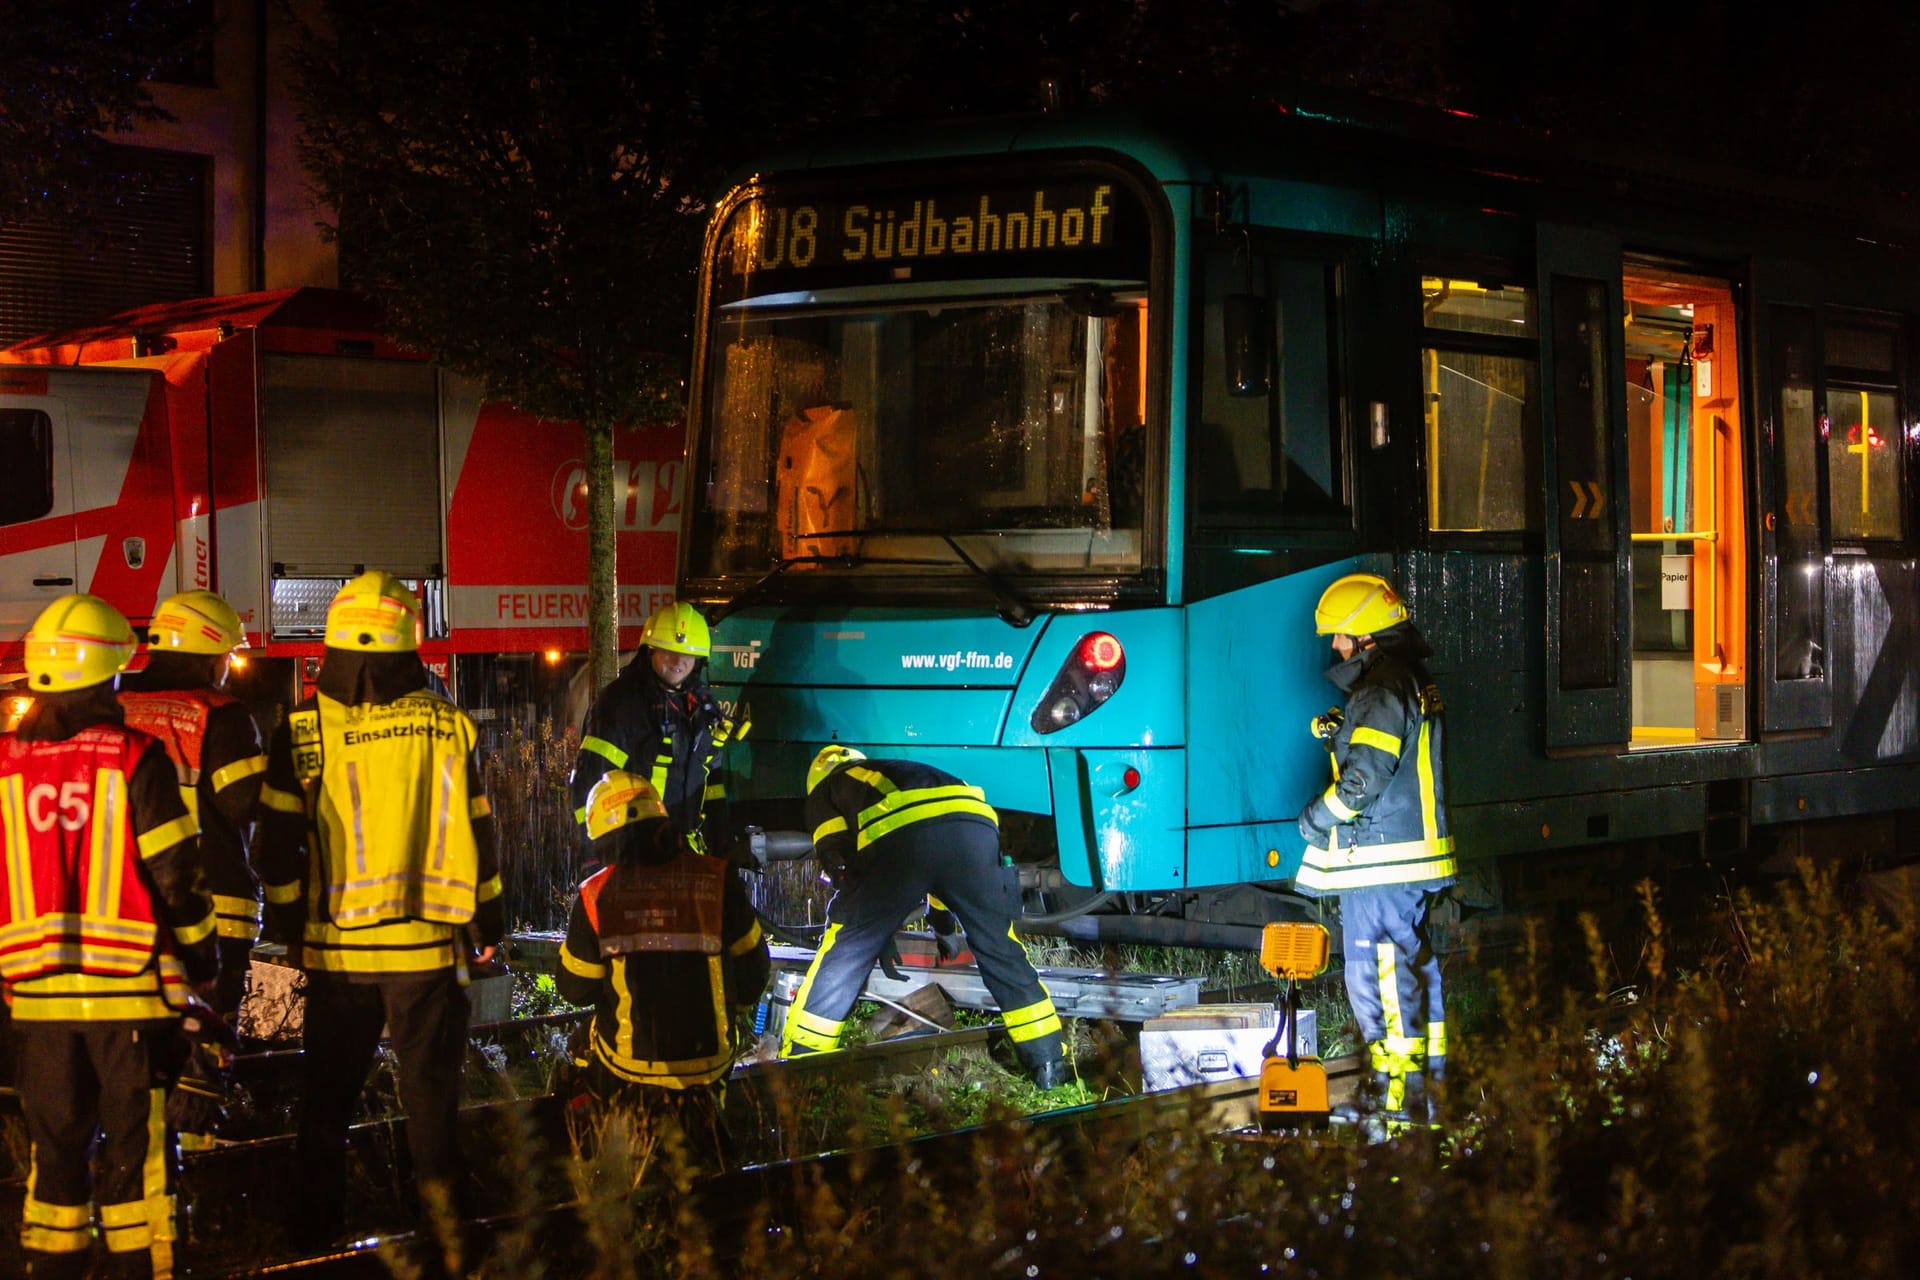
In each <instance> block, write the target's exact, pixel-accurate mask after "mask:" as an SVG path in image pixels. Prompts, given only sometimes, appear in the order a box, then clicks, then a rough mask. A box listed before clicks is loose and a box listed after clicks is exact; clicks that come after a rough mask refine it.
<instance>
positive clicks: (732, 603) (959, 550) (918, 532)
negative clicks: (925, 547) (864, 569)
mask: <svg viewBox="0 0 1920 1280" xmlns="http://www.w3.org/2000/svg"><path fill="white" fill-rule="evenodd" d="M883 536H885V537H908V538H939V539H940V540H941V541H942V542H944V543H946V544H947V547H948V548H949V549H950V550H951V551H952V552H953V554H954V556H955V557H956V558H957V559H958V560H959V561H960V563H961V564H963V565H965V566H966V567H967V568H968V569H969V570H970V571H971V572H972V573H973V574H974V576H975V577H977V578H979V579H980V580H981V581H982V582H984V583H986V584H987V589H988V590H989V591H991V592H992V593H993V598H994V602H995V604H997V605H998V606H999V607H998V608H997V609H996V610H995V612H996V613H998V614H999V616H1000V618H1001V620H1002V621H1004V622H1006V623H1007V624H1009V625H1010V626H1015V627H1024V626H1027V625H1028V624H1029V623H1031V622H1032V621H1033V618H1034V612H1033V606H1032V605H1030V604H1028V603H1027V602H1026V600H1025V599H1023V598H1022V597H1021V595H1020V593H1019V592H1018V591H1016V590H1014V588H1013V586H1012V584H1011V583H1009V582H1008V581H1007V580H1006V579H1005V578H1004V577H1003V576H1001V575H1000V574H999V573H996V572H995V571H994V570H992V569H989V568H987V567H986V566H985V565H982V564H981V563H980V562H979V561H977V560H975V559H974V558H973V557H972V556H970V555H968V554H967V552H966V549H965V548H964V547H962V546H961V545H960V543H959V541H958V540H957V539H956V538H955V537H954V536H953V535H952V534H951V533H949V532H947V531H946V530H945V529H901V528H894V527H892V526H888V525H869V526H867V527H866V528H864V529H823V530H821V531H819V532H818V533H809V534H806V535H804V536H803V537H801V538H800V539H799V540H800V541H802V542H823V541H825V540H827V539H829V538H851V539H854V540H856V541H862V542H864V541H865V540H866V539H868V538H872V537H883ZM937 563H939V562H938V561H928V560H913V559H895V558H892V557H887V556H869V555H864V554H861V553H859V552H853V551H848V552H842V553H840V554H838V555H811V556H790V557H788V558H787V559H784V560H780V561H778V562H776V563H775V564H774V566H773V568H772V569H770V570H769V571H767V572H766V573H765V574H763V575H761V577H760V578H759V579H758V580H756V581H755V582H753V583H751V584H750V585H749V586H748V587H747V588H746V589H745V590H744V591H742V592H740V594H738V595H736V596H734V597H733V599H731V600H729V601H727V602H726V603H725V604H723V605H721V606H720V608H719V610H718V611H717V612H716V613H715V616H714V619H713V620H714V621H715V622H718V621H719V620H720V619H721V618H724V617H726V616H727V615H728V614H729V613H732V612H733V611H734V610H735V609H738V608H740V607H741V606H742V605H743V604H745V603H746V602H747V601H748V600H750V599H752V598H753V597H755V596H757V595H758V594H759V593H760V592H761V591H762V590H764V589H765V588H766V586H767V584H768V583H770V582H772V581H773V580H774V579H775V578H777V577H779V576H780V575H781V574H783V573H785V572H786V571H787V570H788V569H790V568H792V567H793V566H794V565H797V564H841V565H846V566H848V567H852V566H853V565H856V564H937Z"/></svg>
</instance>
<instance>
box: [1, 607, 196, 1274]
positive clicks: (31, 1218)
mask: <svg viewBox="0 0 1920 1280" xmlns="http://www.w3.org/2000/svg"><path fill="white" fill-rule="evenodd" d="M134 643H135V642H134V635H133V629H132V628H131V627H129V626H128V625H127V620H126V619H125V618H124V617H122V616H121V615H120V613H119V611H118V610H116V609H115V608H114V607H113V606H112V605H110V604H108V603H107V602H106V601H104V600H101V599H99V598H97V597H95V596H87V595H69V596H63V597H61V598H60V599H59V600H56V601H54V602H53V603H52V604H51V605H49V606H48V607H47V608H46V610H45V611H44V612H43V613H42V614H41V615H40V617H39V619H38V620H37V621H36V622H35V623H34V624H33V628H32V630H30V631H28V632H27V640H26V667H27V676H28V688H30V689H31V690H32V691H33V706H32V708H31V709H30V710H29V711H28V712H27V714H26V717H25V718H24V719H23V720H22V721H21V723H20V726H19V728H18V729H17V730H16V731H15V732H14V733H11V734H7V735H4V736H0V833H3V834H4V837H5V841H6V860H7V874H6V876H5V877H4V879H3V880H0V978H4V979H5V982H6V989H7V1001H8V1003H9V1004H10V1005H11V1006H12V1010H13V1024H14V1028H15V1030H16V1031H17V1032H18V1035H19V1049H20V1064H19V1081H18V1083H19V1088H20V1100H21V1110H22V1111H23V1112H24V1114H25V1118H26V1125H27V1138H28V1141H29V1143H30V1144H31V1148H32V1156H31V1163H30V1170H31V1171H30V1172H29V1173H28V1175H27V1191H26V1202H25V1206H24V1208H23V1210H22V1213H21V1223H20V1242H21V1245H22V1246H23V1248H24V1249H25V1250H26V1256H27V1274H28V1275H30V1276H33V1277H36V1278H38V1277H47V1276H74V1277H77V1276H81V1275H84V1274H85V1273H86V1271H87V1263H88V1257H87V1254H88V1251H89V1249H90V1248H91V1246H92V1238H93V1228H92V1220H93V1213H92V1211H91V1210H90V1209H89V1207H88V1206H89V1200H90V1199H91V1201H92V1202H93V1203H96V1204H98V1205H99V1224H100V1232H101V1234H102V1235H104V1236H105V1237H106V1244H107V1249H108V1251H109V1254H110V1255H111V1258H112V1260H113V1269H114V1273H115V1274H117V1275H126V1276H148V1275H152V1276H169V1275H171V1274H172V1273H173V1239H174V1194H173V1181H174V1158H173V1151H172V1149H171V1148H172V1144H171V1142H169V1140H168V1137H167V1132H166V1119H165V1116H166V1101H167V1089H168V1085H169V1083H170V1081H171V1079H172V1076H173V1073H174V1071H175V1070H176V1069H177V1068H178V1065H179V1052H180V1039H179V1026H180V1014H181V1012H182V1011H183V1010H184V1009H186V1008H187V1007H188V1003H189V998H190V991H189V987H188V984H189V982H209V981H211V980H212V979H213V978H214V977H215V975H216V972H217V966H218V963H219V962H218V956H217V952H216V951H215V947H214V937H215V934H214V909H213V902H212V900H211V899H210V898H209V897H208V896H207V894H206V893H205V892H204V891H203V889H202V887H201V869H200V850H199V839H198V836H199V829H198V828H197V827H196V826H195V824H194V821H193V818H192V816H191V815H189V814H188V813H187V810H186V806H185V804H184V803H182V801H181V799H180V790H179V787H178V786H176V785H175V782H174V769H173V765H172V764H171V763H170V762H169V761H168V759H167V754H166V752H165V750H164V749H162V747H161V746H160V744H159V743H158V742H156V741H154V740H153V739H152V738H150V737H148V736H147V735H146V734H144V733H141V732H139V731H138V730H135V729H129V728H127V727H126V725H125V724H124V723H123V722H122V715H121V709H120V704H119V702H118V700H117V699H116V698H115V696H114V681H115V677H116V676H117V675H118V673H119V672H120V670H121V668H123V667H124V666H126V664H127V660H128V659H129V658H131V657H132V656H133V650H134ZM96 1132H97V1133H98V1136H99V1151H98V1156H99V1177H98V1179H97V1180H95V1181H94V1185H93V1187H92V1194H91V1196H89V1189H88V1182H89V1158H90V1156H91V1155H92V1154H93V1148H94V1139H95V1135H96Z"/></svg>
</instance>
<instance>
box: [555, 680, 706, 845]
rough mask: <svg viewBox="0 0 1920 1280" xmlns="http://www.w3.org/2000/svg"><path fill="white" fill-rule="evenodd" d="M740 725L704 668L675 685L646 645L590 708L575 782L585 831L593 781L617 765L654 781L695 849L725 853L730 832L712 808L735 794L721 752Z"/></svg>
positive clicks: (572, 784) (576, 759)
mask: <svg viewBox="0 0 1920 1280" xmlns="http://www.w3.org/2000/svg"><path fill="white" fill-rule="evenodd" d="M733 728H734V726H733V722H732V721H731V720H729V719H728V718H727V717H726V714H725V713H724V712H723V711H721V709H720V703H719V702H718V701H717V700H716V699H715V698H714V696H713V690H712V689H710V688H708V687H707V682H706V681H705V680H704V679H703V678H702V677H701V676H700V674H699V673H697V672H696V673H695V674H694V675H692V676H689V677H688V678H687V681H686V683H685V684H683V685H682V686H681V687H680V688H678V689H669V688H667V687H666V686H665V685H663V684H661V683H660V679H659V677H657V676H655V675H654V674H653V666H652V662H651V659H649V658H648V656H647V650H645V649H642V650H640V652H639V653H638V654H637V655H635V657H634V658H633V660H632V661H630V662H629V663H627V665H626V666H625V668H623V669H622V670H621V672H620V674H619V675H618V676H617V677H615V679H614V681H613V683H612V684H610V685H608V686H607V687H606V689H605V691H604V692H602V693H601V695H600V696H599V698H597V699H596V700H595V701H594V704H593V709H592V710H591V711H589V712H588V713H587V723H586V727H585V729H584V731H583V732H582V733H581V736H580V751H579V754H578V755H576V756H575V757H574V762H573V777H572V780H571V782H570V783H569V784H568V790H569V794H570V795H571V796H572V798H573V809H574V814H573V816H574V820H575V821H576V822H578V823H579V824H580V825H581V828H582V829H583V830H584V829H585V827H586V822H587V795H588V793H590V792H591V791H592V790H593V784H594V783H596V782H598V781H600V779H601V778H602V777H604V776H605V775H606V774H607V773H608V772H609V771H610V770H613V769H625V770H627V771H628V772H629V773H637V774H639V775H640V776H641V777H643V778H645V779H647V781H649V782H651V783H652V784H653V789H654V790H655V791H656V792H658V793H659V796H660V802H661V803H662V804H664V805H666V807H667V816H668V817H669V818H671V819H673V826H674V830H676V831H678V832H679V833H680V834H681V835H683V836H685V837H687V838H688V840H690V841H691V842H692V843H693V846H694V848H695V849H697V850H699V851H700V852H703V853H720V852H724V850H722V849H720V848H718V847H717V846H718V845H720V844H721V843H722V842H723V841H724V840H725V833H724V832H719V831H717V830H713V831H710V830H709V829H708V828H709V825H710V824H709V810H710V808H714V807H717V806H722V805H724V803H725V801H726V798H727V785H726V777H725V774H724V773H723V772H722V771H721V769H720V753H721V752H722V751H723V750H724V749H725V747H726V745H727V742H728V740H729V739H730V738H731V736H732V734H733ZM714 816H715V817H717V816H718V813H717V810H716V812H715V815H714ZM714 825H716V826H717V825H718V824H717V823H716V824H714Z"/></svg>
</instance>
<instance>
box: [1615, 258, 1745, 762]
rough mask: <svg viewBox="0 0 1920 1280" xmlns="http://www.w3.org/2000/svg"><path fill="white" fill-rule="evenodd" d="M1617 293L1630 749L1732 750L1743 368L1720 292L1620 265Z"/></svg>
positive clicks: (1741, 650)
mask: <svg viewBox="0 0 1920 1280" xmlns="http://www.w3.org/2000/svg"><path fill="white" fill-rule="evenodd" d="M1621 284H1622V295H1623V298H1624V302H1625V314H1624V319H1623V326H1624V330H1625V334H1626V361H1625V396H1624V400H1625V408H1626V415H1627V485H1626V488H1627V501H1628V503H1629V512H1628V514H1629V520H1630V527H1631V530H1632V532H1631V536H1630V537H1631V547H1632V555H1631V561H1632V565H1631V581H1632V619H1633V620H1632V631H1631V635H1632V655H1633V656H1632V662H1633V685H1632V687H1633V704H1632V705H1633V738H1632V744H1631V745H1632V747H1633V749H1635V750H1643V749H1648V748H1658V747H1676V746H1686V745H1690V744H1695V743H1711V742H1737V741H1742V740H1744V739H1745V738H1746V737H1747V652H1746V636H1747V582H1748V575H1747V527H1746V504H1745V494H1746V469H1745V465H1744V458H1743V455H1742V440H1743V438H1744V431H1743V422H1742V417H1741V415H1742V410H1743V405H1742V401H1741V385H1742V382H1743V381H1744V378H1745V370H1744V369H1742V368H1741V367H1740V353H1741V344H1740V342H1739V340H1738V339H1739V337H1740V335H1739V333H1738V329H1737V327H1736V326H1737V321H1738V311H1737V307H1736V304H1735V299H1734V292H1733V287H1732V285H1731V284H1730V283H1729V282H1728V281H1727V280H1725V279H1715V278H1712V277H1708V276H1702V275H1695V274H1692V273H1689V272H1684V271H1680V270H1676V269H1674V268H1673V267H1671V266H1670V265H1665V264H1661V263H1656V262H1652V261H1647V260H1636V259H1634V258H1631V257H1629V258H1628V259H1627V260H1626V264H1625V268H1624V270H1623V272H1622V281H1621Z"/></svg>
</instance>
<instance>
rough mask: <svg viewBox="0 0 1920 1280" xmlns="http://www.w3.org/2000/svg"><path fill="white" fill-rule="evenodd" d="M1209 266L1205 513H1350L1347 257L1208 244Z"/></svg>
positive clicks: (1237, 519) (1318, 522) (1201, 428)
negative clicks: (1343, 371)
mask: <svg viewBox="0 0 1920 1280" xmlns="http://www.w3.org/2000/svg"><path fill="white" fill-rule="evenodd" d="M1206 272H1207V276H1206V300H1205V304H1204V309H1203V314H1202V325H1203V330H1202V333H1203V336H1202V358H1201V366H1200V420H1199V423H1198V425H1197V426H1196V428H1195V430H1194V433H1193V444H1192V462H1193V469H1194V492H1195V495H1196V499H1197V514H1198V517H1199V519H1200V521H1201V523H1203V524H1207V525H1213V526H1239V527H1280V526H1302V525H1305V526H1322V527H1326V526H1345V525H1347V524H1349V523H1350V522H1351V516H1350V515H1349V511H1350V506H1351V504H1350V500H1349V498H1348V489H1349V485H1348V481H1347V470H1346V468H1347V459H1346V456H1345V451H1344V449H1343V448H1342V437H1343V434H1344V433H1343V431H1342V407H1341V399H1340V396H1339V392H1338V390H1337V388H1338V387H1339V385H1340V380H1339V374H1338V365H1337V362H1338V353H1339V343H1340V338H1339V315H1340V298H1341V272H1340V268H1339V267H1338V266H1337V265H1335V264H1333V263H1329V262H1325V261H1315V260H1311V259H1295V258H1278V257H1271V256H1268V255H1265V254H1260V253H1257V252H1256V253H1253V254H1252V255H1251V257H1249V253H1248V251H1247V249H1245V248H1244V247H1236V248H1234V249H1223V250H1219V251H1216V252H1214V253H1212V254H1210V255H1209V256H1208V258H1207V265H1206ZM1235 343H1239V344H1242V345H1243V348H1247V347H1250V348H1251V349H1243V350H1242V351H1241V352H1238V353H1235V352H1232V351H1230V347H1231V346H1232V345H1233V344H1235Z"/></svg>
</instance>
